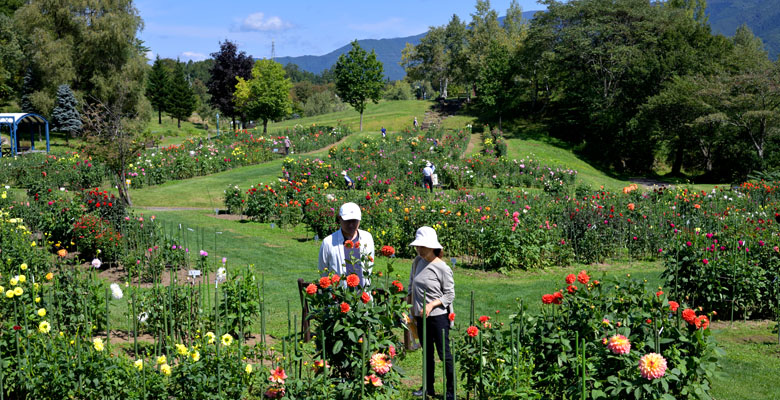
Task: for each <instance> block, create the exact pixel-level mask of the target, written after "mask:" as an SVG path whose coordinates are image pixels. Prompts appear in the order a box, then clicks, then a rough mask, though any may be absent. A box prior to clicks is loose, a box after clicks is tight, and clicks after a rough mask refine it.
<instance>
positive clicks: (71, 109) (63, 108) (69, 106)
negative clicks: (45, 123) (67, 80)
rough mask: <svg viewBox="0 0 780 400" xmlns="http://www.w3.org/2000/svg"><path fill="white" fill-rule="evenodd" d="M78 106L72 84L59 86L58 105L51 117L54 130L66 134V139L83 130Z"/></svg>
mask: <svg viewBox="0 0 780 400" xmlns="http://www.w3.org/2000/svg"><path fill="white" fill-rule="evenodd" d="M77 107H78V101H77V100H76V96H75V95H74V94H73V91H72V90H70V86H68V85H60V86H59V87H58V88H57V105H56V106H55V107H54V111H52V113H51V119H52V125H53V126H54V130H56V131H60V132H64V133H65V134H66V136H65V140H66V141H69V140H70V137H71V136H76V134H78V133H79V132H80V131H81V126H82V125H81V115H79V111H78V108H77Z"/></svg>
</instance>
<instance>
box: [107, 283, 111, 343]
mask: <svg viewBox="0 0 780 400" xmlns="http://www.w3.org/2000/svg"><path fill="white" fill-rule="evenodd" d="M110 291H111V290H110V289H109V288H106V344H111V325H109V317H110V316H111V314H110V313H109V312H108V311H109V303H108V299H109V296H110V295H111V294H110V293H109V292H110Z"/></svg>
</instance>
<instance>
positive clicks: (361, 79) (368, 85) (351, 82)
mask: <svg viewBox="0 0 780 400" xmlns="http://www.w3.org/2000/svg"><path fill="white" fill-rule="evenodd" d="M333 72H334V74H335V76H336V92H337V93H338V95H339V96H340V97H341V98H342V99H344V101H345V102H347V103H349V105H351V106H352V107H354V108H355V110H357V112H359V113H360V130H361V131H363V111H365V109H366V102H367V101H368V100H371V101H373V102H374V103H375V104H376V103H378V102H379V99H380V98H381V97H382V89H384V87H385V82H384V76H383V74H384V68H383V67H382V62H381V61H379V60H377V59H376V53H375V52H374V50H371V53H367V52H366V51H365V50H363V49H362V48H361V47H360V45H359V44H358V41H357V40H355V41H353V42H352V48H351V49H350V50H349V52H348V53H347V54H342V55H340V56H339V59H338V61H337V62H336V65H335V67H334V68H333Z"/></svg>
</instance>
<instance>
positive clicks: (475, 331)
mask: <svg viewBox="0 0 780 400" xmlns="http://www.w3.org/2000/svg"><path fill="white" fill-rule="evenodd" d="M466 333H467V334H468V335H469V336H471V337H475V336H477V335H479V328H477V327H476V326H474V325H472V326H470V327H468V329H466Z"/></svg>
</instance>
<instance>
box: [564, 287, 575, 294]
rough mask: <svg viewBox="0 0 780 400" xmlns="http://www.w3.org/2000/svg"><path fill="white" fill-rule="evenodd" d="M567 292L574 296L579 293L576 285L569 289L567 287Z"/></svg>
mask: <svg viewBox="0 0 780 400" xmlns="http://www.w3.org/2000/svg"><path fill="white" fill-rule="evenodd" d="M566 290H568V291H569V294H574V292H576V291H577V287H576V286H574V285H569V287H567V288H566Z"/></svg>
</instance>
